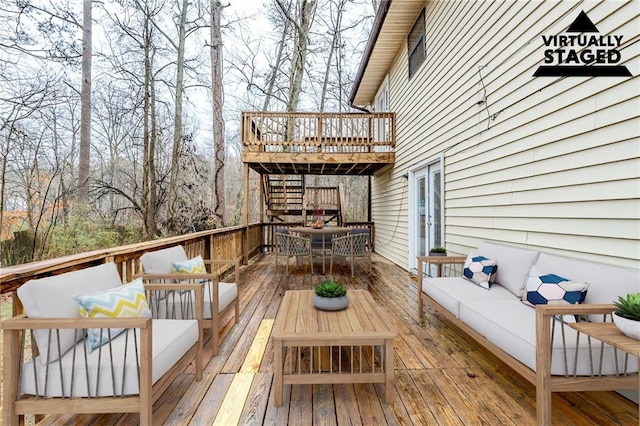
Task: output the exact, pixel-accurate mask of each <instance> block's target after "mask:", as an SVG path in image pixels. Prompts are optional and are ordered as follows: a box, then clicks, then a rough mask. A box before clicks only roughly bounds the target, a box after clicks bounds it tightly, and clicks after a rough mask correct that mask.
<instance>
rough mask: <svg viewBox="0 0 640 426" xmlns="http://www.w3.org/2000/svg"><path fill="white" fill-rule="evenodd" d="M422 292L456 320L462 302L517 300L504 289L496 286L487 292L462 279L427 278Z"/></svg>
mask: <svg viewBox="0 0 640 426" xmlns="http://www.w3.org/2000/svg"><path fill="white" fill-rule="evenodd" d="M422 291H423V292H424V293H425V294H426V295H427V296H429V297H431V298H432V299H433V300H435V301H436V302H437V303H438V304H439V305H440V306H442V307H443V308H445V309H446V310H447V311H449V312H451V313H452V314H453V315H455V316H456V318H457V317H459V315H460V302H461V301H472V300H514V299H515V297H514V296H513V294H511V292H509V291H508V290H507V289H505V288H504V287H501V286H499V285H494V286H491V289H490V290H489V291H487V290H485V289H483V288H482V287H479V286H477V285H473V284H472V283H470V282H469V281H468V280H466V279H465V278H462V277H443V278H425V279H423V280H422Z"/></svg>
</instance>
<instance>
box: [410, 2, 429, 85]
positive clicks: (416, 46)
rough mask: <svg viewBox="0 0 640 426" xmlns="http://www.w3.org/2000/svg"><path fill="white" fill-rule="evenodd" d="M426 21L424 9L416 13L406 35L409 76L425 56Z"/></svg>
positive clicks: (418, 66)
mask: <svg viewBox="0 0 640 426" xmlns="http://www.w3.org/2000/svg"><path fill="white" fill-rule="evenodd" d="M425 37H426V23H425V13H424V9H422V11H421V12H420V15H418V19H416V22H415V23H414V24H413V27H412V28H411V31H409V35H408V36H407V55H408V56H409V78H411V76H413V74H414V73H415V72H416V71H417V70H418V68H420V65H421V64H422V63H423V62H424V60H425V58H426V56H427V52H426V50H427V47H426V43H425Z"/></svg>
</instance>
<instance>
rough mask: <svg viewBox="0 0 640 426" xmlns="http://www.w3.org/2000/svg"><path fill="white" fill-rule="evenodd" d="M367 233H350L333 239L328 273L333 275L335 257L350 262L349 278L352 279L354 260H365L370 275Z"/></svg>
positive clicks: (368, 237)
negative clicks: (367, 262) (366, 260)
mask: <svg viewBox="0 0 640 426" xmlns="http://www.w3.org/2000/svg"><path fill="white" fill-rule="evenodd" d="M370 235H371V234H370V233H369V232H355V233H354V232H351V233H349V234H348V235H345V236H343V237H336V238H333V241H332V246H331V266H330V268H329V271H330V273H332V274H333V261H334V258H335V257H344V258H345V259H346V260H348V261H349V262H351V276H352V277H354V276H355V274H354V269H355V267H354V265H355V261H356V258H366V259H368V261H369V274H371V250H370V248H369V247H370Z"/></svg>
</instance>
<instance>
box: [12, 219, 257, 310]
mask: <svg viewBox="0 0 640 426" xmlns="http://www.w3.org/2000/svg"><path fill="white" fill-rule="evenodd" d="M248 233H249V234H248V236H247V228H246V227H245V226H236V227H229V228H223V229H214V230H210V231H202V232H197V233H193V234H186V235H181V236H177V237H170V238H164V239H161V240H154V241H145V242H142V243H138V244H131V245H127V246H120V247H112V248H108V249H103V250H94V251H91V252H85V253H78V254H74V255H71V256H64V257H58V258H54V259H47V260H42V261H39V262H31V263H25V264H22V265H16V266H12V267H8V268H2V272H1V273H0V294H2V295H5V294H12V295H13V296H15V292H16V290H17V289H18V288H19V287H20V285H22V284H23V283H25V282H27V281H29V280H31V279H34V278H42V277H46V276H50V275H57V274H61V273H64V272H69V271H73V270H77V269H83V268H88V267H90V266H95V265H99V264H102V263H107V262H113V263H115V264H116V265H117V266H118V270H119V272H120V275H121V277H122V280H123V281H124V282H127V281H130V280H131V279H132V278H133V276H134V274H135V273H137V272H138V271H140V270H141V268H140V262H139V259H140V256H142V254H144V253H145V252H147V251H152V250H159V249H162V248H166V247H170V246H174V245H176V244H182V245H184V247H185V250H186V251H187V254H188V255H189V256H190V257H192V256H197V255H198V254H200V255H202V256H203V257H205V258H210V259H237V258H239V257H242V256H243V255H244V254H245V253H248V254H249V255H250V254H251V253H255V252H258V251H259V250H260V249H261V247H262V241H263V237H262V226H261V225H260V224H255V225H251V226H250V227H249V228H248ZM247 241H248V247H246V248H245V247H244V245H245V244H246V242H247ZM226 267H229V266H228V265H227V266H226ZM217 272H218V273H223V272H225V271H224V270H220V271H217ZM13 300H14V303H13V312H14V315H16V314H18V313H21V311H22V307H21V306H19V303H15V302H16V301H17V300H18V298H17V297H14V298H13Z"/></svg>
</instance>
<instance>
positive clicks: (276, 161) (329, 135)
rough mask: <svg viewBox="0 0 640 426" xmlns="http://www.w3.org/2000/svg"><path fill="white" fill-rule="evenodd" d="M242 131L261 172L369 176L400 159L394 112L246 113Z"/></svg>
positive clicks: (248, 158) (247, 156) (247, 155)
mask: <svg viewBox="0 0 640 426" xmlns="http://www.w3.org/2000/svg"><path fill="white" fill-rule="evenodd" d="M241 134H242V162H243V163H247V164H248V165H249V167H250V168H252V169H253V170H255V171H256V172H258V173H260V174H316V175H335V174H341V175H345V174H347V175H362V176H368V175H374V174H377V173H379V172H380V170H382V169H383V168H385V167H387V166H390V165H392V164H393V163H394V161H395V153H394V149H395V114H394V113H367V114H365V113H319V112H318V113H311V112H295V113H287V112H243V113H242V133H241Z"/></svg>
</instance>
